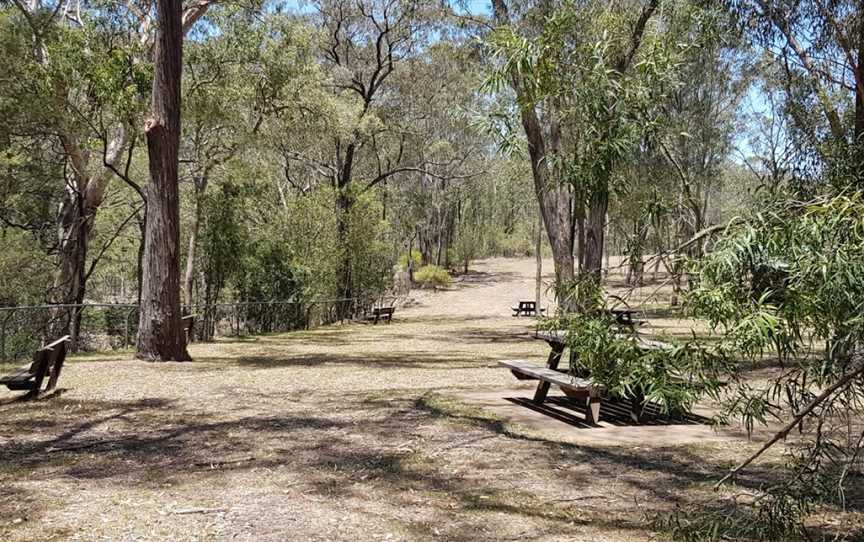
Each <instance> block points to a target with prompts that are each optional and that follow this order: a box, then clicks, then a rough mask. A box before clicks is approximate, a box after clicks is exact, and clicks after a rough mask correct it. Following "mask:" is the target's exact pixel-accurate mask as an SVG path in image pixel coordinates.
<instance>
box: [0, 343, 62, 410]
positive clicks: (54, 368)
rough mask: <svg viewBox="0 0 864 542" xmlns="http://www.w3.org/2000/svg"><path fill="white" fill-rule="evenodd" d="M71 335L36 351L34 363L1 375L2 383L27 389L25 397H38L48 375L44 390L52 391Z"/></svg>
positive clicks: (12, 388)
mask: <svg viewBox="0 0 864 542" xmlns="http://www.w3.org/2000/svg"><path fill="white" fill-rule="evenodd" d="M68 341H69V336H68V335H66V336H65V337H61V338H59V339H57V340H56V341H54V342H53V343H51V344H49V345H48V346H43V347H42V348H40V349H39V350H37V351H36V354H35V355H34V356H33V363H31V364H30V365H26V366H24V367H21V368H20V369H18V370H17V371H15V372H13V373H10V374H8V375H5V376H2V377H0V384H2V385H4V386H6V387H7V388H9V389H10V390H13V391H26V392H27V394H26V395H25V396H24V398H25V399H36V398H37V397H39V394H40V393H41V392H42V382H43V381H44V380H45V377H46V376H47V377H48V385H47V386H45V390H44V391H50V390H52V389H54V387H55V386H56V385H57V380H58V379H59V378H60V371H61V370H62V369H63V362H64V361H65V360H66V343H67V342H68Z"/></svg>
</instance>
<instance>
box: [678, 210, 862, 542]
mask: <svg viewBox="0 0 864 542" xmlns="http://www.w3.org/2000/svg"><path fill="white" fill-rule="evenodd" d="M697 269H698V272H699V287H698V289H697V290H696V291H695V292H693V294H692V298H691V303H692V308H693V310H694V311H695V312H696V314H699V315H701V316H703V317H705V318H706V319H708V320H709V321H710V322H711V324H712V326H713V327H714V328H715V329H716V330H717V331H719V333H720V335H721V341H720V346H719V347H720V348H723V349H724V350H726V351H728V352H730V354H734V355H736V356H738V357H741V358H743V359H745V360H749V361H750V363H753V364H757V363H760V362H762V360H763V357H764V356H765V355H766V354H773V355H774V356H776V358H777V360H778V361H779V363H780V364H781V366H782V367H784V370H783V372H782V373H780V374H779V375H778V376H777V377H775V378H772V379H771V380H769V381H768V382H766V383H765V384H764V385H761V386H757V385H754V384H751V383H748V382H740V383H738V385H737V386H734V387H732V388H731V389H730V390H729V392H728V395H727V397H726V401H725V409H724V413H723V416H722V418H723V419H726V420H729V419H732V418H739V419H740V420H741V422H742V423H743V425H744V426H745V427H747V428H748V430H752V428H753V427H755V426H756V425H757V424H765V423H767V422H768V421H770V420H782V419H784V418H785V417H789V416H797V417H796V418H795V419H798V418H800V430H801V432H802V443H801V445H800V448H799V449H798V451H797V452H796V453H795V454H793V455H792V456H791V458H790V462H789V468H788V471H787V473H786V474H787V477H786V479H785V480H784V481H783V482H782V483H779V484H777V485H776V486H774V487H771V488H768V490H767V492H768V495H769V497H768V498H767V499H766V503H769V504H770V503H782V502H786V501H791V502H792V503H794V506H792V508H793V509H794V510H792V511H796V510H797V511H798V512H799V514H798V515H795V516H790V517H781V516H778V515H770V516H768V517H767V518H766V519H767V520H770V521H792V522H795V524H796V525H797V526H798V527H800V526H801V524H800V521H801V519H802V518H801V515H800V513H803V512H805V511H807V510H809V509H810V508H811V507H812V506H813V505H814V504H816V503H820V502H824V501H826V500H827V501H832V502H837V503H843V502H844V500H845V497H844V495H845V493H846V491H847V490H848V489H849V488H850V487H852V485H853V484H855V483H857V482H855V481H854V480H855V478H856V475H854V474H852V473H854V472H855V469H856V468H860V467H856V465H857V462H858V457H859V456H860V452H861V445H862V439H860V438H858V437H857V435H856V434H854V432H855V431H857V429H854V424H855V423H856V422H855V421H854V420H855V419H860V416H861V414H862V405H864V381H862V379H861V378H860V372H861V371H862V362H861V351H860V349H861V345H862V340H864V324H862V318H861V314H862V309H864V281H862V277H864V200H862V195H861V193H854V194H850V195H845V196H835V197H825V198H820V199H817V200H813V201H810V202H806V203H790V204H786V205H780V204H778V205H775V206H774V207H773V208H771V209H767V210H765V211H762V212H758V213H756V214H755V216H753V217H752V218H751V219H750V220H747V221H744V222H740V223H738V224H737V225H733V226H730V228H729V230H728V231H727V233H726V235H725V236H724V237H723V238H722V239H721V240H720V241H718V243H717V244H716V246H715V247H714V250H713V252H712V253H711V254H710V255H709V256H708V257H707V258H705V260H704V261H702V262H700V263H699V265H698V266H697ZM856 374H858V375H859V377H858V378H854V376H855V375H856ZM833 385H837V386H839V387H838V388H837V390H836V391H835V392H834V393H831V394H828V395H825V394H824V393H823V394H820V391H821V390H825V389H828V388H829V387H831V386H833ZM817 397H818V398H819V401H821V402H817V401H816V399H817ZM799 413H800V414H799ZM850 470H851V472H850ZM772 506H773V505H772ZM769 527H771V526H769ZM773 527H777V528H781V527H783V526H782V525H780V526H777V525H775V526H773ZM783 528H785V527H783Z"/></svg>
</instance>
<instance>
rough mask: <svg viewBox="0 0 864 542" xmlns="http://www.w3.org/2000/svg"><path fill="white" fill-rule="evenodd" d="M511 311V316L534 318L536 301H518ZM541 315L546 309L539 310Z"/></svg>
mask: <svg viewBox="0 0 864 542" xmlns="http://www.w3.org/2000/svg"><path fill="white" fill-rule="evenodd" d="M510 309H511V310H512V311H513V316H536V315H537V302H536V301H519V304H518V305H517V306H515V307H510ZM540 312H541V313H544V312H546V309H540Z"/></svg>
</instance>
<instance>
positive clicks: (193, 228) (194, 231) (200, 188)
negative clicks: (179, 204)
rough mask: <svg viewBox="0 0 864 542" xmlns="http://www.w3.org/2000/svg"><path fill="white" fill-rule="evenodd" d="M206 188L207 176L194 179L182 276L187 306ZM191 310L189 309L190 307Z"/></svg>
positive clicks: (184, 300)
mask: <svg viewBox="0 0 864 542" xmlns="http://www.w3.org/2000/svg"><path fill="white" fill-rule="evenodd" d="M206 190H207V177H206V176H203V175H202V176H201V177H200V178H196V179H195V213H194V215H193V216H192V224H191V225H190V228H189V249H188V250H187V251H186V273H185V275H184V277H183V302H184V303H186V305H187V306H188V307H191V306H192V304H193V301H194V300H193V295H192V293H193V292H192V289H193V287H194V285H195V257H196V255H197V248H198V234H199V233H200V230H201V215H202V212H203V210H202V208H201V203H202V202H201V198H203V197H204V192H205V191H206ZM190 310H191V309H190Z"/></svg>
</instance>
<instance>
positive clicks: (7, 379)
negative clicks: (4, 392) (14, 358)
mask: <svg viewBox="0 0 864 542" xmlns="http://www.w3.org/2000/svg"><path fill="white" fill-rule="evenodd" d="M35 383H36V381H35V380H34V378H33V373H31V372H30V367H29V366H27V367H22V368H20V369H18V370H17V371H15V372H13V373H10V374H8V375H4V376H3V377H2V378H0V384H2V385H4V386H6V387H7V388H9V389H10V390H13V391H29V390H32V389H33V387H34V386H35Z"/></svg>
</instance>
